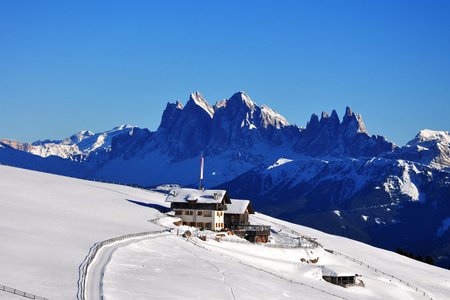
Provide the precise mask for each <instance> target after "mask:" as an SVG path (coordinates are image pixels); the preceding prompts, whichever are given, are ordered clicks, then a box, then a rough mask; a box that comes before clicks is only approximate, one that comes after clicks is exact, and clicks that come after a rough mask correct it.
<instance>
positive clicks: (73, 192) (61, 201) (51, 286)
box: [0, 166, 167, 299]
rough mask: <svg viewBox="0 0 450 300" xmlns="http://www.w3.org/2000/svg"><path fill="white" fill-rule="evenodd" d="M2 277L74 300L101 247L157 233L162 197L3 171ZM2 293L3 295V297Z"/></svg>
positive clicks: (0, 182)
mask: <svg viewBox="0 0 450 300" xmlns="http://www.w3.org/2000/svg"><path fill="white" fill-rule="evenodd" d="M0 199H1V201H0V232H1V236H0V237H1V242H0V266H1V267H0V278H1V282H0V284H1V285H6V286H10V287H14V288H17V289H20V290H22V291H26V292H28V293H32V294H36V295H39V296H42V297H46V298H49V299H74V297H75V295H76V290H77V280H78V267H79V265H80V263H81V262H82V261H83V260H84V258H85V256H86V254H87V253H88V251H89V248H90V247H91V246H92V245H93V244H94V243H96V242H99V241H103V240H105V239H109V238H112V237H116V236H121V235H124V234H128V233H136V232H143V231H149V230H157V229H159V227H158V226H156V225H154V224H152V223H150V222H147V220H148V219H152V218H156V217H158V216H159V215H160V213H159V212H158V211H156V210H155V209H152V208H149V207H144V206H141V205H137V204H135V203H132V202H130V201H128V200H133V201H136V202H142V203H143V204H147V203H155V204H159V205H162V206H166V205H167V204H166V203H165V202H164V200H165V197H164V196H163V195H162V194H159V193H154V192H150V191H146V190H142V189H135V188H130V187H126V186H119V185H112V184H102V183H97V182H91V181H83V180H78V179H73V178H68V177H62V176H56V175H50V174H46V173H40V172H34V171H28V170H23V169H18V168H11V167H6V166H0ZM0 293H2V292H0Z"/></svg>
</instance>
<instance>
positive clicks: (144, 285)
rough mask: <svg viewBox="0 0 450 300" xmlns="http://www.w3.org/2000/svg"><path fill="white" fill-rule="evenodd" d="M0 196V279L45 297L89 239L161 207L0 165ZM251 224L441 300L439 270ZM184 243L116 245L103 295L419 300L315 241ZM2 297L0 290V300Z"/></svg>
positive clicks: (56, 292) (138, 196) (148, 194)
mask: <svg viewBox="0 0 450 300" xmlns="http://www.w3.org/2000/svg"><path fill="white" fill-rule="evenodd" d="M230 192H232V191H230ZM0 199H1V201H0V214H1V215H0V230H1V232H2V243H1V247H0V254H1V255H0V260H1V261H0V263H1V265H2V268H0V278H2V279H1V280H2V282H0V284H2V285H7V286H12V287H15V288H18V289H21V290H25V291H27V292H29V293H34V294H37V295H39V296H44V297H47V298H50V299H73V298H74V297H75V295H76V292H77V280H78V267H79V265H80V263H81V262H82V261H83V259H84V257H85V256H86V255H87V253H88V251H89V248H90V247H91V246H92V245H93V244H94V243H95V242H98V241H101V240H104V239H107V238H111V237H115V236H119V235H124V234H127V233H134V232H141V231H148V230H152V229H156V228H158V227H157V226H156V225H154V224H152V223H150V222H148V221H147V220H148V219H152V218H157V217H160V216H161V214H160V213H159V212H158V211H157V210H155V209H153V208H150V207H148V206H149V204H153V205H165V203H164V199H165V195H164V194H160V193H156V192H152V191H146V190H141V189H136V188H130V187H125V186H119V185H111V184H102V183H97V182H91V181H83V180H78V179H72V178H68V177H61V176H56V175H49V174H45V173H39V172H34V171H28V170H22V169H16V168H11V167H5V166H0ZM130 200H131V201H134V202H130ZM252 222H253V223H255V224H258V223H259V224H270V225H272V227H273V229H274V230H275V232H279V233H278V234H281V233H280V232H282V231H283V230H287V229H289V230H295V231H297V232H301V233H303V234H306V235H309V236H311V237H314V238H316V239H317V241H318V242H319V243H321V244H322V245H323V247H324V248H325V249H331V250H333V251H338V252H342V253H344V254H347V255H350V256H352V257H354V258H356V259H358V260H361V261H362V262H364V263H367V264H369V265H370V266H371V267H373V268H377V269H378V270H380V271H383V272H385V273H388V274H391V275H393V276H396V277H398V278H401V279H402V280H405V281H407V282H408V283H410V284H413V285H415V286H417V287H419V288H421V289H423V290H424V291H425V292H426V293H427V294H429V295H431V296H432V297H433V299H447V298H449V297H450V282H449V281H448V278H449V275H450V271H448V270H444V269H440V268H437V267H433V266H430V265H427V264H423V263H420V262H417V261H414V260H411V259H408V258H406V257H402V256H400V255H397V254H395V253H392V252H389V251H385V250H381V249H377V248H374V247H371V246H368V245H365V244H362V243H360V242H355V241H352V240H349V239H347V238H342V237H338V236H332V235H329V234H325V233H323V232H320V231H317V230H313V229H310V228H307V227H304V226H300V225H294V224H291V223H288V222H284V221H280V220H278V219H274V218H271V217H268V216H265V215H262V214H257V215H255V216H253V218H252ZM275 232H274V233H273V234H274V236H276V233H275ZM193 242H194V243H188V242H186V241H185V240H184V239H182V238H181V237H180V236H178V237H177V236H176V235H175V234H173V235H169V236H162V237H160V238H156V239H147V240H142V241H140V242H136V243H130V244H128V245H125V246H123V247H118V248H117V249H116V250H115V251H114V252H113V254H112V257H111V259H109V260H107V261H108V263H107V264H106V265H105V275H104V277H103V292H104V295H105V296H106V298H108V299H124V298H130V297H132V298H133V299H149V298H152V299H162V298H164V299H165V298H166V297H167V296H173V297H174V298H177V297H183V298H186V297H187V298H201V299H205V298H215V299H230V297H232V296H231V294H230V291H232V293H233V295H234V297H235V299H243V298H245V299H257V298H258V299H264V295H267V299H269V298H270V299H284V298H286V297H294V298H295V297H296V296H298V295H302V296H304V297H306V298H310V299H312V298H313V299H330V293H331V294H333V295H337V296H339V297H342V298H345V299H361V297H364V299H388V298H389V299H393V298H397V299H425V298H423V296H422V295H421V294H420V293H417V292H416V291H415V290H414V289H411V288H409V287H408V286H406V285H405V284H403V283H401V282H398V281H396V280H394V279H393V278H392V277H389V276H387V275H383V274H381V273H379V272H374V271H373V270H372V269H370V270H367V268H366V267H365V266H361V265H358V264H356V263H353V262H351V261H349V260H347V259H345V258H343V257H341V256H338V255H334V254H331V253H329V252H326V251H324V250H323V249H322V248H316V249H310V250H308V249H302V248H294V249H278V248H268V247H265V246H260V245H251V244H246V243H244V244H242V243H232V242H227V241H223V242H220V243H218V242H216V241H214V240H212V239H209V240H207V241H206V242H201V241H199V240H197V239H196V238H194V239H193ZM308 251H309V252H310V253H308ZM308 257H310V258H312V257H314V258H315V257H319V258H320V259H319V261H318V262H317V263H316V264H307V263H302V262H300V259H301V258H308ZM327 265H337V266H341V267H345V268H347V269H349V270H351V272H355V273H358V274H361V275H362V277H361V279H362V280H363V281H364V283H365V284H366V287H364V288H362V287H354V288H348V289H343V288H341V287H337V286H332V285H331V284H329V283H326V282H325V281H323V280H322V279H321V272H323V268H322V267H323V266H327ZM193 266H195V267H193ZM291 280H292V281H293V282H291ZM249 287H251V288H249ZM261 290H267V292H266V293H267V294H262V293H261ZM324 291H326V292H328V293H329V294H327V293H324ZM10 297H12V296H11V295H8V294H4V293H3V292H0V299H9V298H10ZM333 297H334V298H335V297H336V296H333ZM333 297H331V299H332V298H333ZM12 299H15V298H12Z"/></svg>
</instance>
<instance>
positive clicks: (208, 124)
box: [0, 92, 450, 266]
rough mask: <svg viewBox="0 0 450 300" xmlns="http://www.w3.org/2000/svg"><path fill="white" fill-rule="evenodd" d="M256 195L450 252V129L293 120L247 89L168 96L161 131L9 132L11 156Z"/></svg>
mask: <svg viewBox="0 0 450 300" xmlns="http://www.w3.org/2000/svg"><path fill="white" fill-rule="evenodd" d="M201 153H203V155H204V156H205V161H206V164H205V174H206V176H205V177H206V178H205V181H204V183H205V185H206V186H207V187H216V186H219V187H222V188H226V189H228V190H229V192H230V193H231V194H232V196H233V197H236V198H237V197H240V198H249V199H252V200H253V201H254V207H255V208H256V209H257V210H260V211H263V212H265V213H268V214H271V215H273V216H275V217H279V218H283V219H287V220H289V221H294V222H296V223H299V224H304V225H308V226H311V227H315V228H318V229H321V230H324V231H327V232H330V233H335V234H339V235H344V236H348V237H351V238H354V239H358V240H361V241H364V242H367V243H370V244H373V245H377V246H381V247H384V248H387V249H391V250H394V249H395V248H397V247H398V248H402V249H406V250H408V251H411V252H414V253H415V254H417V255H419V254H420V255H423V256H425V255H432V256H434V258H435V261H437V262H438V264H440V265H445V266H448V264H449V263H450V230H448V229H449V228H450V134H449V132H447V131H432V130H426V129H425V130H422V131H421V132H419V133H418V134H417V136H416V137H415V138H414V139H412V140H411V141H410V142H409V143H408V144H407V145H406V146H404V147H398V146H396V145H395V144H394V143H392V142H389V141H387V140H386V139H385V138H384V137H382V136H378V135H372V136H371V135H369V134H368V131H367V129H366V126H365V125H364V122H363V119H362V117H361V115H359V114H355V113H354V112H352V110H351V109H350V108H349V107H347V108H346V110H345V113H344V116H343V118H342V119H340V118H339V117H338V114H337V112H336V111H334V110H333V111H332V112H331V114H328V113H325V112H323V113H322V114H321V116H320V118H319V117H318V116H317V115H316V114H313V115H312V116H311V119H310V120H309V122H308V123H307V125H306V127H305V128H300V127H297V126H296V125H290V124H289V123H288V122H287V120H286V119H285V118H284V117H283V116H281V115H280V114H278V113H277V112H276V111H274V110H273V109H271V108H269V107H267V106H265V105H262V106H259V105H257V104H256V103H255V102H253V101H252V100H251V99H250V97H249V96H248V95H247V94H246V93H244V92H238V93H236V94H234V95H233V96H232V97H230V98H229V99H227V100H223V101H219V102H217V103H216V104H215V105H210V104H209V103H208V102H207V101H206V100H205V99H204V98H203V97H202V96H201V95H200V94H199V93H193V94H191V95H190V97H189V100H188V101H187V103H186V105H185V106H183V105H182V104H181V103H180V102H176V103H168V104H167V107H166V109H165V110H164V113H163V115H162V120H161V124H160V126H159V128H158V130H157V131H155V132H151V131H149V130H147V129H141V128H138V127H134V126H129V125H123V126H120V127H116V128H114V129H112V130H109V131H106V132H103V133H96V134H94V133H92V132H90V131H87V130H84V131H81V132H79V133H77V134H74V135H72V136H71V137H69V138H67V139H64V140H57V141H50V140H44V141H37V142H34V143H31V144H28V143H21V142H17V141H11V140H7V139H3V140H0V163H3V164H9V165H13V166H18V167H22V168H27V169H34V170H40V171H45V172H51V173H58V174H62V175H68V176H74V177H82V178H91V179H101V180H108V181H116V182H121V183H133V184H138V185H140V186H146V187H149V186H155V185H158V184H163V183H179V184H182V185H194V186H196V185H197V184H198V175H199V157H200V155H201Z"/></svg>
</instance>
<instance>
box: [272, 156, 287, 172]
mask: <svg viewBox="0 0 450 300" xmlns="http://www.w3.org/2000/svg"><path fill="white" fill-rule="evenodd" d="M290 162H292V159H288V158H280V159H278V160H277V161H276V162H275V163H274V164H273V165H270V166H269V167H268V168H267V170H270V169H273V168H276V167H279V166H282V165H284V164H287V163H290Z"/></svg>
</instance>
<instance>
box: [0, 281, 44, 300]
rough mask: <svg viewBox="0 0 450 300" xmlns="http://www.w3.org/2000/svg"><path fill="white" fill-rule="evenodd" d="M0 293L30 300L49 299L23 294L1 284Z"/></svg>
mask: <svg viewBox="0 0 450 300" xmlns="http://www.w3.org/2000/svg"><path fill="white" fill-rule="evenodd" d="M0 291H5V292H8V293H11V294H14V295H18V296H22V297H25V298H30V299H38V300H48V299H47V298H43V297H40V296H36V295H33V294H30V293H27V292H23V291H21V290H18V289H15V288H12V287H9V286H4V285H1V284H0Z"/></svg>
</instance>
